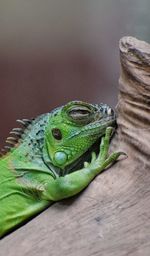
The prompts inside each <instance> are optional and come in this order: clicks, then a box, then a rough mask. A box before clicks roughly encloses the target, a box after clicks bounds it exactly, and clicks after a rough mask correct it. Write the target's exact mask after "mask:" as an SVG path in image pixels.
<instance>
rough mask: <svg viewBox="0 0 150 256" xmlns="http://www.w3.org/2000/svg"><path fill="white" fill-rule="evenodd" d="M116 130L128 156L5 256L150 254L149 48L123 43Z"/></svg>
mask: <svg viewBox="0 0 150 256" xmlns="http://www.w3.org/2000/svg"><path fill="white" fill-rule="evenodd" d="M120 53H121V67H122V71H121V77H120V92H119V101H118V106H117V111H118V120H117V121H118V129H117V133H116V135H115V137H114V139H113V141H112V144H111V150H114V149H115V150H117V151H118V150H123V151H125V152H126V153H127V154H128V158H127V159H125V160H122V161H119V162H118V163H117V164H115V165H114V166H113V167H112V168H110V169H108V171H106V172H103V173H102V174H101V175H99V176H98V177H97V178H96V179H94V181H93V182H92V183H91V184H90V186H89V187H88V188H87V189H86V190H85V191H84V192H83V193H81V194H80V195H79V196H77V197H75V198H73V199H70V200H64V201H62V202H59V203H56V204H54V205H52V206H51V207H50V208H49V209H47V210H46V211H44V212H43V213H42V214H40V215H39V216H38V217H36V218H35V219H33V220H32V221H30V222H29V223H28V224H26V225H25V226H24V227H22V228H20V229H18V230H17V231H15V232H13V233H12V234H11V235H9V236H7V237H5V238H4V239H3V240H2V241H1V242H0V255H7V256H23V255H28V256H34V255H36V256H38V255H40V256H41V255H44V256H49V255H51V256H53V255H55V256H58V255H59V256H60V255H65V256H75V255H78V256H80V255H86V256H92V255H93V256H106V255H107V256H125V255H130V256H149V255H150V45H149V44H147V43H145V42H142V41H139V40H137V39H135V38H132V37H124V38H122V39H121V40H120Z"/></svg>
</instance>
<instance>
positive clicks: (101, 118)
mask: <svg viewBox="0 0 150 256" xmlns="http://www.w3.org/2000/svg"><path fill="white" fill-rule="evenodd" d="M22 123H24V124H25V125H26V122H25V121H23V122H22ZM110 126H111V127H110ZM114 126H115V115H114V112H113V111H112V109H111V108H109V107H108V106H107V105H105V104H100V105H92V104H88V103H84V102H79V101H74V102H70V103H68V104H67V105H65V106H63V107H60V108H57V109H55V110H53V111H52V112H50V113H47V114H44V115H41V116H40V117H37V118H36V119H35V120H33V121H32V123H31V124H29V126H28V127H27V128H26V129H25V131H24V133H23V134H22V137H21V139H20V140H19V141H18V142H17V143H16V145H15V146H14V147H13V148H12V149H11V150H10V152H8V153H7V154H6V155H5V156H3V157H1V158H0V237H2V236H4V235H5V234H7V233H8V232H10V231H11V230H13V229H14V228H16V227H17V226H19V225H20V224H22V223H24V222H26V221H27V220H29V219H30V218H31V217H33V216H34V215H36V214H37V213H39V212H41V211H42V210H43V209H45V208H47V207H48V206H49V205H50V204H51V203H52V202H54V201H58V200H61V199H64V198H68V197H71V196H73V195H75V194H77V193H79V192H80V191H82V190H83V189H84V188H85V187H86V186H87V185H88V184H89V183H90V182H91V181H92V180H93V178H94V177H95V176H96V175H98V174H99V173H100V172H101V171H103V170H104V169H105V168H106V167H108V166H109V165H110V164H111V163H112V162H114V161H116V160H117V159H118V157H119V156H120V155H121V154H123V153H122V152H117V153H116V152H115V153H113V154H112V155H110V156H108V148H109V140H110V137H111V134H112V129H113V128H112V127H114ZM12 133H15V134H18V135H19V130H17V129H14V130H13V132H12ZM104 134H105V136H104V137H102V136H103V135H104ZM101 137H102V140H101V145H100V153H99V154H98V155H97V156H96V153H95V152H92V151H91V150H90V149H91V146H92V145H93V144H94V143H95V142H96V141H98V140H99V139H100V138H101ZM12 141H13V138H12V137H11V138H10V137H9V138H8V143H10V144H12ZM87 150H89V151H91V154H92V158H91V162H90V163H88V162H84V158H83V156H84V154H85V152H87ZM79 159H80V162H81V160H82V163H83V162H84V165H83V166H82V167H80V168H79V169H77V166H78V164H79V163H78V162H79V161H78V160H79Z"/></svg>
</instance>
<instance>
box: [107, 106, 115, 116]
mask: <svg viewBox="0 0 150 256" xmlns="http://www.w3.org/2000/svg"><path fill="white" fill-rule="evenodd" d="M113 114H114V111H113V109H112V108H110V107H108V108H107V115H108V116H112V115H113Z"/></svg>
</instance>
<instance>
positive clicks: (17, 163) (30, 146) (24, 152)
mask: <svg viewBox="0 0 150 256" xmlns="http://www.w3.org/2000/svg"><path fill="white" fill-rule="evenodd" d="M50 115H51V114H50V113H47V114H44V115H41V116H39V117H37V118H36V119H35V120H34V121H33V122H32V124H31V125H29V126H28V128H27V129H25V131H24V133H23V134H22V137H21V139H20V140H19V141H18V143H17V144H16V146H15V147H14V148H12V149H11V150H10V152H9V153H7V154H6V156H4V157H3V158H2V159H6V161H8V162H11V163H12V164H11V166H13V167H14V169H16V170H17V169H18V170H19V169H28V168H32V169H34V168H35V169H36V168H39V169H40V168H41V169H44V170H47V171H48V168H47V166H46V164H45V163H44V161H43V147H44V132H45V127H46V124H47V122H48V120H49V117H50Z"/></svg>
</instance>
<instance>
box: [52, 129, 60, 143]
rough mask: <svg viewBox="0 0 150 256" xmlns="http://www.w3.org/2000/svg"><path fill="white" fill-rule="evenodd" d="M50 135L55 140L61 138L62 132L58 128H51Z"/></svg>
mask: <svg viewBox="0 0 150 256" xmlns="http://www.w3.org/2000/svg"><path fill="white" fill-rule="evenodd" d="M52 135H53V137H54V138H55V139H56V140H61V139H62V133H61V131H60V130H59V129H58V128H53V129H52Z"/></svg>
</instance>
